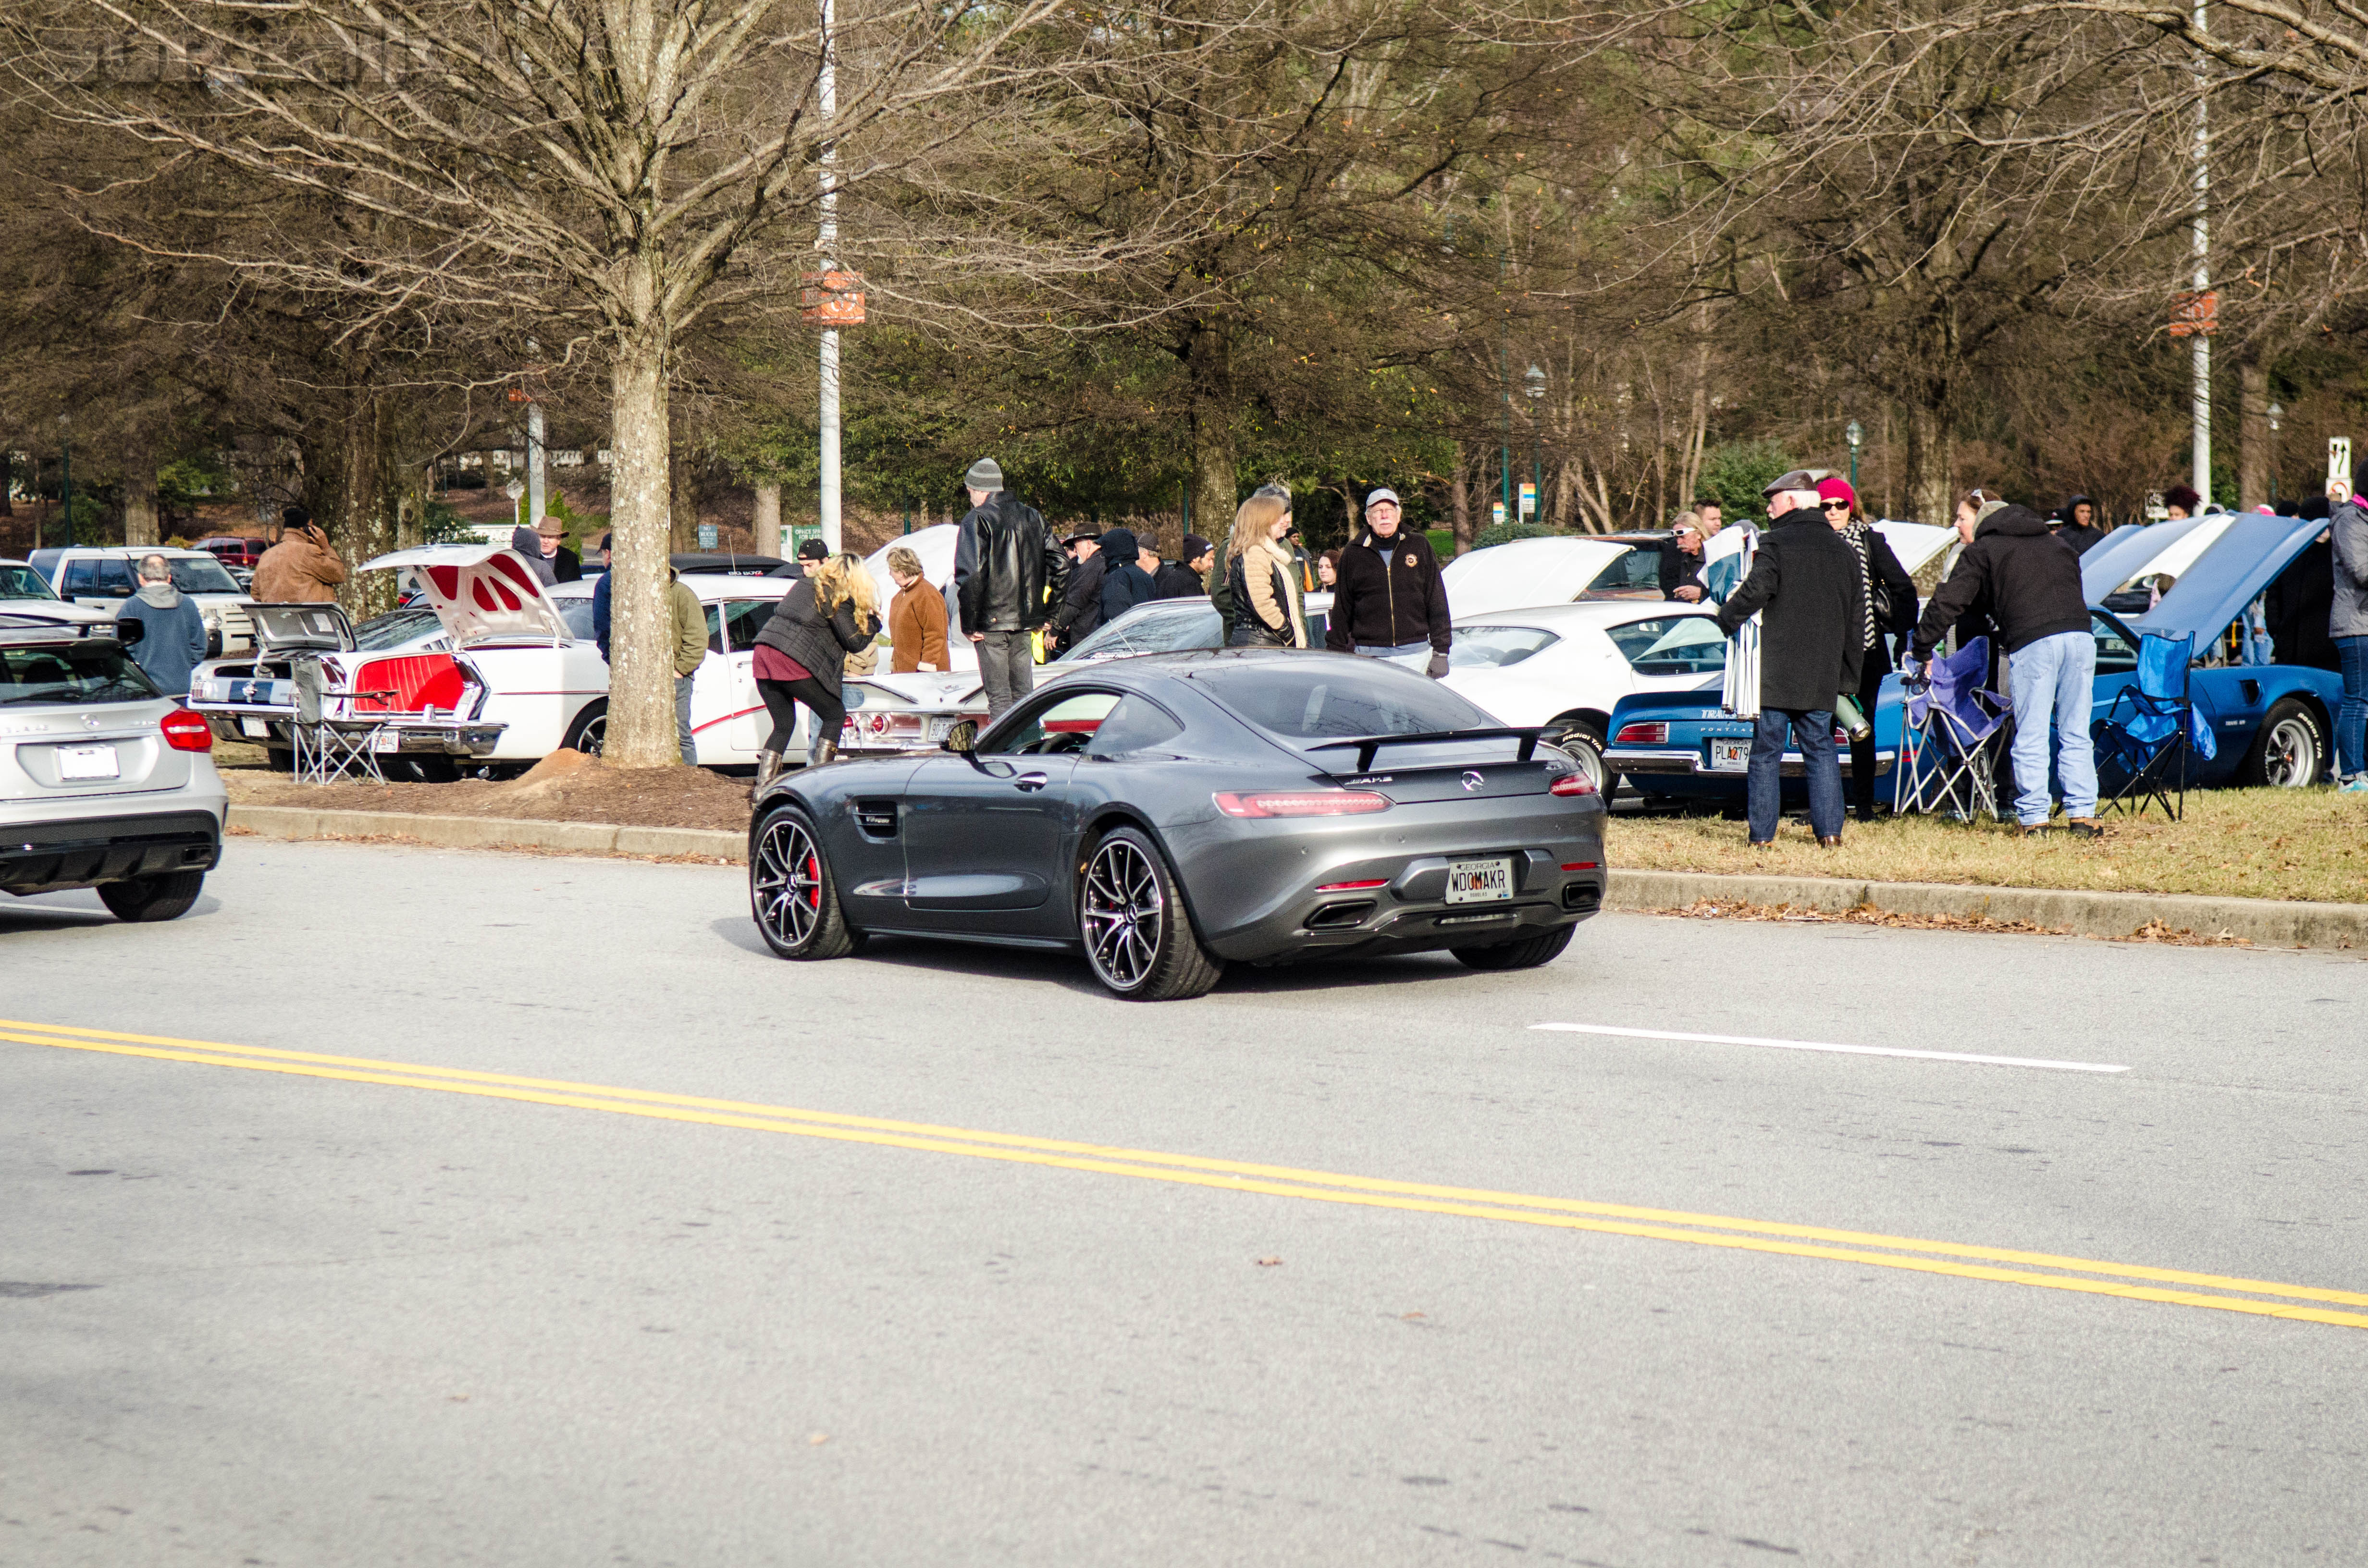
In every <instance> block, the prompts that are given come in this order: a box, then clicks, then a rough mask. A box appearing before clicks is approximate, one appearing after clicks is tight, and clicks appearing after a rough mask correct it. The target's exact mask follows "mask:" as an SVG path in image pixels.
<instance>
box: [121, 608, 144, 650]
mask: <svg viewBox="0 0 2368 1568" xmlns="http://www.w3.org/2000/svg"><path fill="white" fill-rule="evenodd" d="M147 635H148V623H147V622H146V621H144V620H142V619H140V618H139V617H138V616H134V617H132V618H131V619H130V620H119V621H117V622H116V623H115V640H116V641H117V642H120V643H122V644H123V645H124V646H125V647H127V648H129V647H131V644H133V643H134V642H139V641H140V639H142V637H145V636H147Z"/></svg>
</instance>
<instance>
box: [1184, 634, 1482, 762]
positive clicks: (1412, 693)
mask: <svg viewBox="0 0 2368 1568" xmlns="http://www.w3.org/2000/svg"><path fill="white" fill-rule="evenodd" d="M1192 678H1193V679H1194V680H1196V681H1199V682H1201V683H1202V684H1203V685H1205V686H1206V687H1208V688H1209V689H1210V691H1211V692H1212V694H1213V695H1214V696H1215V698H1216V699H1217V700H1218V701H1220V702H1222V703H1224V705H1225V706H1226V707H1227V708H1229V709H1231V710H1233V711H1234V712H1235V713H1236V714H1238V715H1240V716H1241V717H1242V718H1244V719H1247V720H1248V721H1249V722H1251V723H1253V724H1255V725H1257V726H1258V728H1259V729H1261V730H1264V731H1266V732H1267V733H1269V734H1274V735H1281V736H1283V737H1284V738H1286V739H1289V740H1310V741H1330V740H1345V739H1348V738H1349V737H1351V736H1363V735H1428V734H1437V733H1440V732H1442V731H1447V730H1471V729H1489V728H1494V727H1495V725H1496V723H1497V721H1496V720H1494V719H1492V718H1490V717H1489V716H1488V715H1487V714H1486V713H1484V712H1482V711H1481V710H1479V709H1478V708H1476V707H1474V706H1473V705H1472V704H1471V703H1469V702H1467V701H1465V700H1464V699H1463V698H1461V697H1458V696H1457V695H1455V693H1453V692H1452V691H1450V690H1448V689H1447V688H1446V687H1443V686H1441V685H1440V684H1439V683H1438V682H1437V681H1434V680H1432V679H1430V678H1429V676H1424V675H1420V674H1417V673H1415V672H1413V671H1409V670H1402V669H1399V668H1397V667H1396V666H1395V665H1383V664H1381V663H1379V662H1378V661H1362V662H1355V661H1350V660H1347V659H1333V658H1326V659H1322V660H1311V659H1305V658H1304V656H1299V655H1294V656H1293V657H1292V658H1289V659H1256V660H1244V661H1241V662H1239V663H1232V662H1226V663H1219V664H1216V665H1212V666H1210V667H1209V668H1206V669H1199V670H1195V671H1193V672H1192Z"/></svg>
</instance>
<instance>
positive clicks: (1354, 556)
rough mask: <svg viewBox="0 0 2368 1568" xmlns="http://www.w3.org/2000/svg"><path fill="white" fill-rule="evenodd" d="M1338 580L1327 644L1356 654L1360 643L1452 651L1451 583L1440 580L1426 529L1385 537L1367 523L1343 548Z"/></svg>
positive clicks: (1407, 530) (1371, 645)
mask: <svg viewBox="0 0 2368 1568" xmlns="http://www.w3.org/2000/svg"><path fill="white" fill-rule="evenodd" d="M1339 579H1340V580H1339V581H1338V583H1337V584H1335V585H1333V589H1332V615H1331V621H1330V625H1329V626H1328V627H1327V628H1326V631H1325V633H1324V645H1325V646H1326V647H1327V648H1329V649H1331V650H1332V651H1333V652H1335V653H1355V652H1356V651H1357V649H1358V648H1359V647H1360V646H1363V647H1368V648H1402V647H1405V646H1406V644H1407V643H1409V642H1428V643H1429V644H1430V646H1431V648H1432V650H1433V651H1434V652H1436V653H1446V652H1447V649H1448V644H1449V642H1451V641H1452V636H1453V633H1452V626H1451V623H1450V619H1449V616H1448V612H1447V585H1446V584H1445V583H1442V582H1440V577H1439V557H1438V556H1437V555H1436V554H1434V553H1433V552H1432V551H1431V548H1430V540H1428V539H1425V538H1424V537H1423V536H1422V535H1421V534H1419V533H1417V532H1415V531H1414V530H1413V529H1411V528H1405V527H1401V528H1399V529H1398V531H1397V532H1396V533H1395V534H1393V535H1391V536H1390V537H1389V538H1388V539H1383V538H1382V537H1381V536H1380V535H1379V534H1376V533H1375V532H1373V530H1372V528H1366V530H1365V532H1364V534H1363V536H1362V537H1361V538H1360V539H1359V540H1357V542H1356V543H1354V544H1352V545H1350V546H1349V548H1348V549H1346V550H1344V551H1341V552H1340V564H1339Z"/></svg>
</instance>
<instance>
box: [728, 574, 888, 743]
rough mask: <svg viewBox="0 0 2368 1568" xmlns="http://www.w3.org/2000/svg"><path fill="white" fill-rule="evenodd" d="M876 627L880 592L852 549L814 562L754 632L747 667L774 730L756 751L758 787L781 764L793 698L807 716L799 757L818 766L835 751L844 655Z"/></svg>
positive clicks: (858, 648)
mask: <svg viewBox="0 0 2368 1568" xmlns="http://www.w3.org/2000/svg"><path fill="white" fill-rule="evenodd" d="M879 634H880V591H879V589H878V588H877V587H876V586H875V585H873V584H872V581H871V573H869V572H867V571H865V570H864V569H863V562H861V561H860V560H858V559H857V558H856V557H854V556H852V555H834V556H832V557H831V558H830V559H829V560H827V561H824V562H817V563H816V564H815V565H814V567H813V568H812V569H811V570H809V571H808V572H807V573H806V574H805V575H804V576H803V577H801V578H799V579H798V580H797V581H796V582H795V583H792V584H791V585H790V591H789V592H788V593H786V594H783V595H782V596H781V602H780V608H777V609H775V610H774V611H773V618H772V619H770V620H768V621H767V622H765V629H764V630H763V631H759V632H757V651H756V656H755V665H754V669H753V671H752V673H753V674H754V675H755V676H756V677H757V696H759V697H761V698H763V699H764V700H765V711H766V712H767V713H768V715H770V716H771V718H772V721H773V733H771V734H770V735H768V737H766V740H765V744H764V748H763V749H762V750H761V751H759V752H758V753H757V789H758V790H762V789H763V788H764V787H765V786H766V785H767V784H769V783H771V782H772V779H773V775H775V774H776V773H779V772H780V770H781V753H782V752H783V751H785V750H786V749H788V746H789V744H790V735H791V733H792V732H793V731H795V730H796V728H797V724H798V704H799V703H801V702H803V703H804V704H805V705H806V710H807V711H808V712H810V713H812V714H813V715H814V731H813V733H812V734H810V735H809V736H808V737H807V741H806V764H807V766H808V767H820V766H821V765H822V764H824V763H825V762H828V761H830V760H831V759H832V758H833V757H835V756H837V755H838V733H839V729H840V727H841V726H842V725H844V724H845V723H846V722H847V705H846V703H845V702H844V701H842V700H841V699H840V696H839V693H840V690H841V687H842V683H843V681H844V679H845V676H846V674H847V656H848V654H849V653H860V652H862V651H863V650H864V649H865V648H868V647H870V646H871V640H872V639H873V638H874V637H877V636H878V635H879Z"/></svg>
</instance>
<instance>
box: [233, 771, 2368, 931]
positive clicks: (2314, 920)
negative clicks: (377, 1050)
mask: <svg viewBox="0 0 2368 1568" xmlns="http://www.w3.org/2000/svg"><path fill="white" fill-rule="evenodd" d="M230 825H231V826H232V827H234V828H245V829H246V830H247V831H249V832H251V833H256V834H259V835H263V836H264V837H266V838H287V839H302V838H395V839H405V840H409V841H411V842H413V843H417V844H431V845H435V846H438V847H442V848H448V849H555V850H562V851H572V852H574V853H576V854H585V855H647V856H674V855H695V856H699V857H700V858H705V859H714V860H724V861H729V862H731V863H732V864H734V865H745V864H746V862H747V858H748V840H747V837H746V835H744V834H737V833H718V832H715V831H713V830H711V829H706V828H690V827H617V826H612V825H610V824H606V823H588V822H534V821H523V822H521V821H512V820H509V819H506V818H502V817H458V816H416V815H413V814H410V813H408V812H334V811H315V810H313V809H312V808H310V807H305V806H233V807H231V809H230ZM1702 899H1712V900H1715V901H1717V902H1720V903H1757V904H1779V903H1782V904H1790V905H1792V906H1793V908H1795V909H1820V910H1831V911H1837V912H1838V911H1841V910H1847V909H1859V908H1862V907H1864V906H1866V905H1870V904H1872V905H1873V907H1875V908H1877V909H1884V910H1890V911H1893V912H1894V913H1896V914H1900V915H1954V916H1958V917H1960V918H1977V917H1980V916H1983V915H1987V916H1988V917H1989V918H1991V919H1993V920H2018V921H2029V922H2030V923H2031V924H2032V925H2034V926H2047V927H2049V928H2051V929H2055V930H2062V931H2070V932H2073V933H2075V934H2077V935H2080V936H2087V937H2127V936H2129V935H2131V934H2132V933H2134V932H2135V931H2138V930H2140V929H2141V928H2143V927H2144V926H2146V925H2147V924H2149V923H2150V922H2153V921H2157V920H2159V921H2161V922H2163V923H2164V924H2165V925H2167V926H2172V927H2174V928H2180V927H2183V928H2185V929H2187V930H2191V931H2193V932H2195V933H2197V934H2198V935H2200V936H2208V937H2216V936H2223V935H2226V936H2230V937H2244V938H2245V939H2246V940H2248V941H2249V942H2252V943H2253V944H2254V945H2256V946H2258V947H2265V948H2352V949H2363V950H2368V904H2351V903H2298V902H2287V901H2281V900H2276V899H2265V898H2192V897H2183V896H2178V895H2171V894H2159V893H2134V892H2063V891H2058V890H2055V889H2049V888H1987V887H1961V886H1957V885H1955V884H1952V883H1943V882H1868V881H1852V880H1850V879H1847V878H1840V877H1733V876H1721V875H1715V874H1713V873H1710V872H1706V871H1626V870H1621V869H1617V868H1615V869H1613V871H1612V874H1611V887H1610V889H1609V890H1608V891H1607V892H1606V894H1605V897H1604V907H1606V908H1608V909H1682V908H1684V907H1685V906H1686V905H1688V904H1691V903H1695V902H1697V901H1699V900H1702Z"/></svg>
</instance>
